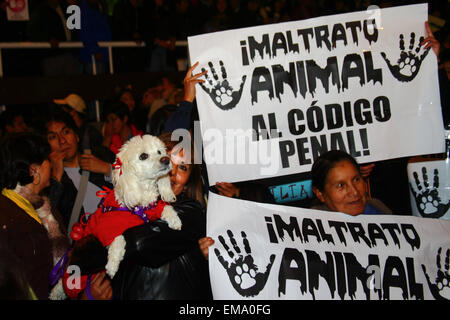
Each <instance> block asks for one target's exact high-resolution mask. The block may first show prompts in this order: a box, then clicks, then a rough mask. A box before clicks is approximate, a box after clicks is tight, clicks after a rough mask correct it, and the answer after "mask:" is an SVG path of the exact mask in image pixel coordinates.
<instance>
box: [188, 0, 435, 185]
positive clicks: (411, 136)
mask: <svg viewBox="0 0 450 320" xmlns="http://www.w3.org/2000/svg"><path fill="white" fill-rule="evenodd" d="M426 20H427V4H420V5H410V6H402V7H393V8H387V9H378V10H370V11H366V12H365V11H363V12H353V13H347V14H340V15H333V16H326V17H319V18H314V19H308V20H302V21H295V22H286V23H279V24H271V25H262V26H257V27H250V28H244V29H238V30H229V31H223V32H216V33H209V34H203V35H198V36H193V37H189V38H188V44H189V54H190V59H191V64H193V63H194V62H196V61H198V62H199V67H197V70H196V71H195V72H196V73H197V72H200V70H202V69H204V70H207V71H208V74H207V77H205V80H206V81H205V83H203V84H201V86H199V87H198V90H197V96H196V99H197V105H198V109H199V116H200V120H201V129H202V138H203V143H204V157H205V161H206V163H207V165H208V174H209V181H210V184H215V182H217V181H228V182H237V181H246V180H252V179H258V178H269V177H274V176H283V175H289V174H294V173H300V172H308V171H309V170H310V168H311V165H312V163H313V162H314V160H315V159H316V158H317V157H318V156H319V155H320V154H321V153H323V152H325V151H327V150H330V149H341V150H345V151H347V152H348V153H350V154H352V155H353V156H354V157H355V158H357V160H358V162H360V163H366V162H372V161H379V160H386V159H392V158H397V157H406V156H413V155H420V154H432V153H439V152H443V151H444V129H443V122H442V114H441V107H440V98H439V84H438V76H437V72H438V71H437V58H436V55H435V54H434V52H433V51H432V50H424V49H423V47H421V46H420V42H421V39H423V37H424V36H425V21H426Z"/></svg>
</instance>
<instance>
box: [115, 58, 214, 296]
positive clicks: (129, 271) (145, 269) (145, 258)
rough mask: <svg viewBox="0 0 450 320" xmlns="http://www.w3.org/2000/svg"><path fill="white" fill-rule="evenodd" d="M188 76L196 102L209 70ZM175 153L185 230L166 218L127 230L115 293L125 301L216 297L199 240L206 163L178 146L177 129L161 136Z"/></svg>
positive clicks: (173, 177) (188, 92) (189, 94)
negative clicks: (198, 85) (202, 171)
mask: <svg viewBox="0 0 450 320" xmlns="http://www.w3.org/2000/svg"><path fill="white" fill-rule="evenodd" d="M195 66H196V65H194V66H193V67H192V68H191V69H189V70H188V72H187V75H186V78H185V81H184V83H185V97H184V98H185V100H187V101H189V100H190V101H191V102H192V101H193V99H194V97H195V84H196V83H199V82H200V81H202V80H199V79H198V77H200V76H201V75H203V74H204V73H201V74H197V75H195V76H194V75H192V74H191V73H192V71H193V69H194V68H195ZM159 138H160V139H161V140H162V141H163V142H164V143H165V144H166V148H167V151H168V153H169V154H170V156H171V162H172V170H171V172H170V173H169V175H170V181H171V186H172V190H173V192H174V194H175V195H176V197H177V200H176V202H174V203H172V206H173V208H174V209H175V210H176V211H177V213H178V216H179V217H180V219H181V221H182V224H183V226H182V228H181V230H180V231H176V230H172V229H170V228H169V227H168V225H167V224H166V223H165V222H163V221H162V220H156V221H154V222H149V223H146V224H144V225H142V226H138V227H134V228H131V229H128V230H127V231H125V232H124V234H123V236H124V237H125V240H126V243H127V247H126V256H125V260H124V261H123V262H122V264H121V267H120V268H119V271H118V273H117V274H116V275H115V277H114V278H113V281H112V282H113V292H114V297H115V298H116V299H120V300H123V299H124V300H141V299H142V300H144V299H145V300H180V299H186V300H194V299H211V298H212V295H211V288H210V283H209V272H208V264H207V261H206V259H205V258H204V256H203V254H202V252H201V250H200V248H199V244H198V241H199V239H201V238H203V237H204V236H205V232H206V213H205V200H204V197H203V189H202V181H201V174H200V166H199V165H198V164H194V161H193V159H194V152H193V150H194V147H193V141H191V144H190V147H191V151H192V152H191V153H190V157H188V155H189V153H188V152H187V150H183V149H180V148H178V146H179V145H178V141H172V140H171V132H169V133H166V134H163V135H161V136H160V137H159Z"/></svg>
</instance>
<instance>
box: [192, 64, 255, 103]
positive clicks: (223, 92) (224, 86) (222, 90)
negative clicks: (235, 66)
mask: <svg viewBox="0 0 450 320" xmlns="http://www.w3.org/2000/svg"><path fill="white" fill-rule="evenodd" d="M219 64H220V71H221V75H222V81H220V80H219V76H218V75H217V72H216V69H215V68H214V66H213V64H212V62H208V65H209V68H210V69H211V72H212V75H213V79H211V77H209V76H208V74H206V75H205V78H206V81H207V82H208V84H209V86H211V88H208V87H207V86H205V84H203V83H200V86H201V87H202V88H203V90H205V92H206V93H207V94H209V96H210V97H211V99H212V101H213V102H214V104H215V105H216V106H218V107H219V108H220V109H222V110H230V109H233V108H234V107H236V105H237V104H238V102H239V100H240V99H241V95H242V89H243V88H244V83H245V79H246V78H247V76H245V75H244V76H242V82H241V85H240V87H239V91H234V90H233V88H232V87H231V86H230V84H229V82H228V80H227V72H226V70H225V66H224V65H223V62H222V61H219ZM204 71H206V70H205V68H202V72H204Z"/></svg>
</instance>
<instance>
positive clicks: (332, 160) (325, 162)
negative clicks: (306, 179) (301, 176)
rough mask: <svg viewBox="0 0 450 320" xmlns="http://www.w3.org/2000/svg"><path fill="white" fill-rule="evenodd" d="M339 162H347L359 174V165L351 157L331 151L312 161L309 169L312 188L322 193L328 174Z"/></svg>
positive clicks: (341, 152)
mask: <svg viewBox="0 0 450 320" xmlns="http://www.w3.org/2000/svg"><path fill="white" fill-rule="evenodd" d="M341 161H349V162H350V163H351V164H353V165H354V166H355V168H356V170H358V172H359V165H358V163H357V162H356V160H355V159H354V158H353V157H352V156H351V155H349V154H348V153H347V152H344V151H341V150H331V151H328V152H325V153H324V154H322V155H321V156H320V157H319V158H317V159H316V161H314V164H313V166H312V168H311V178H312V187H313V188H317V189H318V190H320V191H323V190H324V188H325V182H326V181H327V177H328V173H329V172H330V170H331V169H333V168H334V167H335V166H336V164H338V163H339V162H341Z"/></svg>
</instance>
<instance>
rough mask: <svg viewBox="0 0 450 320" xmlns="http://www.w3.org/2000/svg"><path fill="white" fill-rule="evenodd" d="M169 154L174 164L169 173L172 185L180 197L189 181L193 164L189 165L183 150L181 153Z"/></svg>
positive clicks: (174, 191) (173, 152) (170, 152)
mask: <svg viewBox="0 0 450 320" xmlns="http://www.w3.org/2000/svg"><path fill="white" fill-rule="evenodd" d="M168 153H169V155H170V160H171V162H172V170H171V171H170V172H169V176H170V185H171V187H172V191H173V193H174V194H175V195H176V196H178V195H179V194H181V193H182V192H183V190H184V186H185V185H186V183H187V182H188V180H189V177H190V175H191V172H192V164H188V162H189V161H187V159H186V156H185V154H184V152H183V150H181V151H180V152H179V153H177V152H176V151H174V150H170V151H169V152H168Z"/></svg>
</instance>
